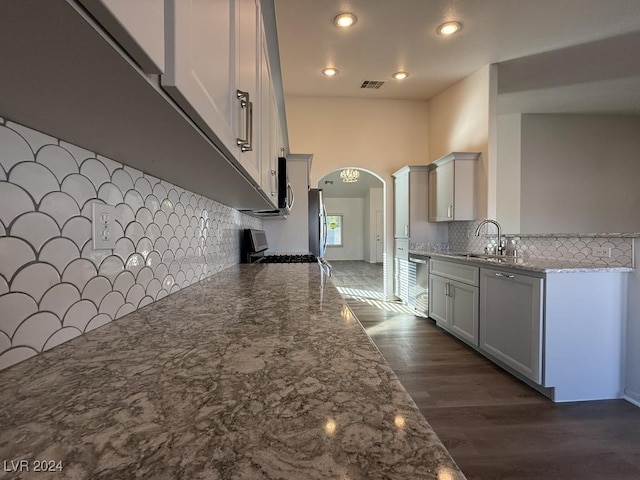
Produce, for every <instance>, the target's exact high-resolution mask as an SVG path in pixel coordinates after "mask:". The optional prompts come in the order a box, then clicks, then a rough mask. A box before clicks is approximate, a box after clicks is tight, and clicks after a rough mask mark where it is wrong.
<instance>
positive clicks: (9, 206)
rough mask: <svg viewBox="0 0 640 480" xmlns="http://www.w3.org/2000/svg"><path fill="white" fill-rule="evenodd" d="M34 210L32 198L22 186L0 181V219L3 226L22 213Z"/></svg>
mask: <svg viewBox="0 0 640 480" xmlns="http://www.w3.org/2000/svg"><path fill="white" fill-rule="evenodd" d="M34 210H35V204H34V202H33V199H32V198H31V196H30V195H29V194H28V193H27V191H26V190H25V189H24V188H22V187H20V186H18V185H14V184H13V183H9V182H0V221H2V223H3V225H4V226H5V227H7V226H9V225H10V224H11V222H12V221H13V220H14V219H15V218H16V217H18V216H19V215H21V214H22V213H25V212H31V211H34Z"/></svg>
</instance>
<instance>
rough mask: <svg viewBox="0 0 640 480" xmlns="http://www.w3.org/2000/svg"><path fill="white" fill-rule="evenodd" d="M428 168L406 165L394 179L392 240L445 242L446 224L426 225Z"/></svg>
mask: <svg viewBox="0 0 640 480" xmlns="http://www.w3.org/2000/svg"><path fill="white" fill-rule="evenodd" d="M429 168H430V167H429V166H426V165H407V166H404V167H402V168H401V169H400V170H398V171H397V172H395V173H394V174H393V177H394V219H395V220H394V231H393V233H394V237H395V238H409V239H411V243H415V242H429V243H445V242H446V241H447V238H448V232H447V228H446V225H434V224H430V223H429V222H428V212H427V206H428V198H429V192H428V189H429V182H428V175H429Z"/></svg>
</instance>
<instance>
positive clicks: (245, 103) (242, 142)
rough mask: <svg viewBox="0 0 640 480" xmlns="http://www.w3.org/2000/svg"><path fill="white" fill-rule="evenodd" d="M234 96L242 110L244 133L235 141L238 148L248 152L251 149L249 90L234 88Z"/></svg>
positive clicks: (251, 116)
mask: <svg viewBox="0 0 640 480" xmlns="http://www.w3.org/2000/svg"><path fill="white" fill-rule="evenodd" d="M236 97H237V98H238V100H240V108H241V109H243V110H244V134H245V138H240V137H238V139H237V143H238V146H239V147H240V150H242V151H243V152H250V151H251V150H253V145H252V143H253V102H251V99H250V97H249V92H243V91H242V90H236Z"/></svg>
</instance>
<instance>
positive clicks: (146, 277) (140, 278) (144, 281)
mask: <svg viewBox="0 0 640 480" xmlns="http://www.w3.org/2000/svg"><path fill="white" fill-rule="evenodd" d="M151 280H153V270H152V269H151V268H150V267H148V266H145V267H143V268H142V269H141V270H140V271H139V272H138V275H137V276H136V283H137V284H139V285H140V286H142V288H145V289H146V288H147V286H148V285H149V283H150V282H151Z"/></svg>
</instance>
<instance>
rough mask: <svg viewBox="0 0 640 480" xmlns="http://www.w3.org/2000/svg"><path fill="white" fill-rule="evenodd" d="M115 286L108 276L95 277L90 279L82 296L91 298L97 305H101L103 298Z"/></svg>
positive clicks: (86, 298)
mask: <svg viewBox="0 0 640 480" xmlns="http://www.w3.org/2000/svg"><path fill="white" fill-rule="evenodd" d="M114 288H115V287H112V285H111V282H110V281H109V280H108V279H107V278H106V277H94V278H92V279H91V280H89V282H88V283H87V284H86V285H85V287H84V290H82V298H83V299H84V300H91V301H92V302H93V303H94V304H95V305H100V302H102V299H103V298H104V297H106V296H107V293H109V292H110V291H111V290H113V289H114Z"/></svg>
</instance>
